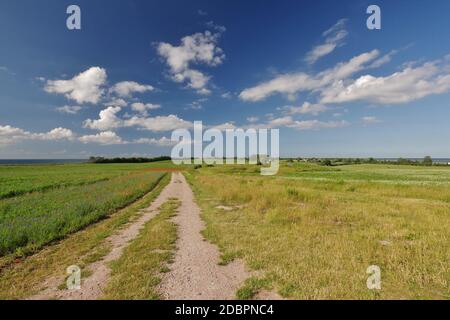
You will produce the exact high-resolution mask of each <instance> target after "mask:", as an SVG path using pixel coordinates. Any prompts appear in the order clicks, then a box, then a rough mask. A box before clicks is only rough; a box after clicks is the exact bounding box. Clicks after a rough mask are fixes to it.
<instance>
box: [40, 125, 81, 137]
mask: <svg viewBox="0 0 450 320" xmlns="http://www.w3.org/2000/svg"><path fill="white" fill-rule="evenodd" d="M33 136H34V137H35V138H36V139H39V140H64V139H67V140H71V139H73V138H74V137H75V135H74V133H73V132H72V130H70V129H66V128H61V127H59V128H55V129H53V130H51V131H49V132H47V133H38V134H34V135H33Z"/></svg>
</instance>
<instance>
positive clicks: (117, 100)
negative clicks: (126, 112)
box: [104, 98, 128, 108]
mask: <svg viewBox="0 0 450 320" xmlns="http://www.w3.org/2000/svg"><path fill="white" fill-rule="evenodd" d="M104 105H105V106H108V107H121V108H124V107H126V106H127V105H128V103H127V102H126V101H125V100H123V99H121V98H114V99H112V100H111V101H109V102H107V103H105V104H104Z"/></svg>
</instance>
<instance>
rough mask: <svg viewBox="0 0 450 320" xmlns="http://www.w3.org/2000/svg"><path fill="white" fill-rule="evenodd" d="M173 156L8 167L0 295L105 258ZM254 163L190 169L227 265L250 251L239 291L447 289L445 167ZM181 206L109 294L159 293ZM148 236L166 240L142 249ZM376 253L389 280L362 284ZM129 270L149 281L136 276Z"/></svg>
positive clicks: (116, 275) (136, 248)
mask: <svg viewBox="0 0 450 320" xmlns="http://www.w3.org/2000/svg"><path fill="white" fill-rule="evenodd" d="M173 167H174V165H173V164H172V163H171V162H160V163H149V164H76V165H73V164H71V165H39V166H0V181H1V187H0V190H1V196H0V289H1V290H0V291H3V292H4V294H3V295H0V298H7V299H9V298H23V297H26V296H29V295H30V294H32V293H35V290H37V288H38V287H39V284H40V283H41V282H42V281H43V279H46V278H47V277H48V276H50V275H52V274H55V273H57V274H58V273H61V272H64V270H62V269H61V270H60V269H59V267H60V263H63V264H64V265H70V264H77V265H80V266H81V267H83V266H85V265H88V264H89V263H91V262H92V261H95V260H97V259H99V258H100V257H101V256H102V255H104V254H105V252H108V250H109V249H108V245H107V244H106V243H104V241H103V240H104V239H105V238H106V237H107V236H108V235H111V234H112V233H113V232H115V230H117V229H118V228H120V227H121V226H122V225H124V224H126V223H127V222H128V221H130V219H132V218H133V217H136V216H138V215H139V208H143V207H146V206H148V205H149V203H150V202H151V201H152V199H154V197H155V196H156V194H157V192H160V191H161V189H162V187H163V185H164V184H167V183H168V175H167V174H165V173H164V170H166V169H167V168H173ZM184 169H186V168H184ZM259 170H260V167H259V166H249V165H243V166H242V165H234V166H228V165H223V166H212V167H211V166H203V167H201V168H197V169H195V170H194V169H193V168H190V169H189V168H188V169H187V170H185V175H186V177H187V178H188V181H189V182H190V183H191V184H192V186H193V189H194V192H195V194H196V198H197V201H198V203H199V205H200V206H201V208H202V210H203V213H202V217H203V219H204V220H205V222H206V229H205V231H204V236H205V237H206V238H207V239H208V240H210V241H212V242H213V243H215V244H217V245H218V246H219V248H220V251H221V253H222V261H221V263H222V264H226V263H229V262H230V261H232V260H233V259H235V258H242V259H243V260H244V262H245V263H246V265H247V266H248V267H250V268H251V269H253V270H257V271H258V273H257V274H258V276H254V277H252V278H250V279H248V280H247V281H246V283H245V284H244V285H243V286H242V287H241V288H240V290H239V291H238V292H237V297H238V298H245V299H246V298H252V297H253V296H254V295H255V294H256V293H257V292H258V291H259V290H260V289H262V288H265V289H269V290H274V291H277V292H278V293H279V294H281V295H282V296H283V297H286V298H291V299H449V298H450V289H449V288H450V268H449V266H450V236H449V234H450V232H449V231H450V168H447V167H418V166H398V165H366V164H365V165H349V166H336V167H326V166H319V165H316V164H310V163H301V162H294V163H287V162H284V161H283V162H282V165H281V168H280V172H279V174H278V175H277V176H273V177H270V176H268V177H263V176H261V175H260V174H259ZM161 178H162V179H163V183H162V185H161V184H159V185H158V181H159V180H160V179H161ZM156 185H158V186H157V188H156V192H151V193H148V192H149V191H150V190H152V189H153V188H155V186H156ZM145 194H147V195H146V196H144V195H145ZM142 196H144V197H143V198H141V197H142ZM136 200H138V201H137V202H136ZM130 204H132V205H130ZM219 206H227V207H229V210H224V209H223V208H222V209H220V208H218V207H219ZM124 207H126V208H125V209H123V210H120V209H121V208H124ZM175 207H176V206H174V207H173V208H172V207H171V208H169V209H170V210H168V211H167V213H164V214H162V215H161V216H159V217H158V218H155V219H153V220H151V221H150V222H149V223H148V224H147V225H146V227H145V230H144V232H143V233H142V234H141V235H140V237H139V238H137V239H136V240H135V241H133V242H132V243H131V244H130V246H129V247H128V248H127V249H126V251H125V253H124V256H123V257H122V258H121V259H119V260H118V261H117V262H115V263H114V264H113V273H112V279H111V280H112V281H111V282H110V284H109V285H108V288H107V296H108V297H110V298H157V292H156V291H155V290H154V286H155V284H156V282H155V281H156V280H155V279H156V278H155V277H154V276H153V274H155V272H156V273H157V272H164V270H163V269H161V265H162V263H163V262H164V261H166V260H167V259H168V258H170V254H171V253H170V252H171V251H172V249H173V241H174V239H175V233H174V230H175V229H174V226H173V225H172V224H171V222H169V221H168V220H167V219H168V217H170V216H171V215H173V210H175ZM106 217H108V219H104V218H106ZM103 219H104V220H103ZM100 220H101V222H99V221H100ZM62 238H65V240H63V241H60V242H56V243H55V245H48V244H50V243H53V242H54V240H58V239H62ZM153 243H155V245H156V244H158V245H159V244H160V243H163V244H164V246H166V247H167V249H170V250H169V251H170V252H168V253H167V255H155V254H154V253H152V252H150V251H147V250H146V249H147V247H148V245H151V244H153ZM166 247H164V248H166ZM31 253H34V254H33V255H31V256H28V257H27V258H24V259H23V260H22V259H20V261H21V262H20V263H19V264H17V265H15V264H14V263H15V262H14V261H15V260H16V258H17V257H21V256H24V255H29V254H31ZM1 256H3V257H1ZM138 256H139V257H138ZM370 265H377V266H379V267H380V268H381V272H382V274H381V279H382V289H381V290H369V289H368V288H367V286H366V280H367V277H368V276H369V275H368V274H367V273H366V270H367V268H368V267H369V266H370ZM128 269H132V270H133V273H132V274H129V273H127V270H128ZM147 269H148V270H150V269H151V270H153V271H154V272H153V271H152V273H151V274H150V273H146V272H145V270H147ZM134 275H142V277H143V279H144V278H145V281H144V282H142V283H135V282H132V281H130V279H129V277H133V276H134ZM146 276H148V277H146ZM147 284H148V285H147ZM118 288H120V290H119V289H118ZM127 288H128V289H127Z"/></svg>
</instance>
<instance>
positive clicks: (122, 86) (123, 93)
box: [109, 81, 154, 98]
mask: <svg viewBox="0 0 450 320" xmlns="http://www.w3.org/2000/svg"><path fill="white" fill-rule="evenodd" d="M153 90H154V88H153V87H152V86H151V85H148V84H140V83H137V82H135V81H122V82H118V83H116V84H115V85H114V86H113V87H112V88H111V89H110V90H109V91H110V92H111V93H115V94H117V95H118V96H120V97H123V98H126V97H129V96H131V95H132V94H133V93H135V92H137V93H144V92H147V91H153Z"/></svg>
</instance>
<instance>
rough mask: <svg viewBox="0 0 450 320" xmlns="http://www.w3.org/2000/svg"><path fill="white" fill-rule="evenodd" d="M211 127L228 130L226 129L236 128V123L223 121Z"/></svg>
mask: <svg viewBox="0 0 450 320" xmlns="http://www.w3.org/2000/svg"><path fill="white" fill-rule="evenodd" d="M211 128H213V129H218V130H226V129H236V126H235V125H234V122H233V121H231V122H225V123H221V124H218V125H215V126H211Z"/></svg>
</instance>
